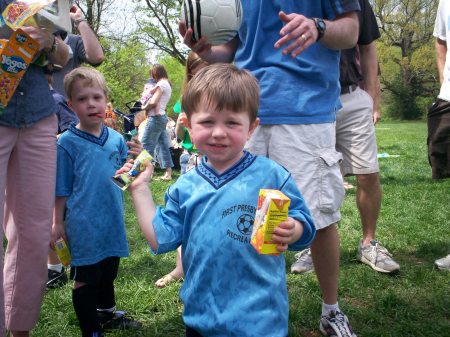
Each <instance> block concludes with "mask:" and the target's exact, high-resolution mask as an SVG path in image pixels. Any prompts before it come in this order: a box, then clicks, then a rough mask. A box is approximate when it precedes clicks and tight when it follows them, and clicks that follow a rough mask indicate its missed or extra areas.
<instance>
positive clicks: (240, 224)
mask: <svg viewBox="0 0 450 337" xmlns="http://www.w3.org/2000/svg"><path fill="white" fill-rule="evenodd" d="M253 221H254V218H253V216H251V215H250V214H242V215H241V216H240V217H239V218H238V220H237V224H236V225H237V228H238V230H239V232H241V234H244V235H248V234H251V233H252V229H253Z"/></svg>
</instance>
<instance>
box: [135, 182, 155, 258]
mask: <svg viewBox="0 0 450 337" xmlns="http://www.w3.org/2000/svg"><path fill="white" fill-rule="evenodd" d="M130 192H131V197H132V199H133V204H134V208H135V210H136V216H137V218H138V222H139V227H140V228H141V230H142V233H143V234H144V236H145V239H146V240H147V242H148V243H149V245H150V247H152V249H153V250H154V251H157V250H158V242H157V241H156V237H155V231H154V228H153V218H154V217H155V212H156V206H155V203H154V201H153V197H152V193H151V191H150V189H149V188H148V186H144V185H142V186H139V187H137V188H135V189H133V190H131V191H130Z"/></svg>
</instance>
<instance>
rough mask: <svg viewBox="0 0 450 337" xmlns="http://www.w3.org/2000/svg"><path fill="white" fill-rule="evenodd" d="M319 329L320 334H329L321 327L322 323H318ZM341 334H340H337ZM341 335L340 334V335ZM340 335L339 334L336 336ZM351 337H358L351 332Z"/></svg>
mask: <svg viewBox="0 0 450 337" xmlns="http://www.w3.org/2000/svg"><path fill="white" fill-rule="evenodd" d="M319 331H320V332H321V333H322V335H324V336H329V334H328V333H327V332H326V331H325V329H324V328H323V327H322V324H320V325H319ZM339 335H341V334H339ZM341 336H342V335H341ZM338 337H340V336H338ZM352 337H358V336H357V335H356V334H355V333H353V334H352Z"/></svg>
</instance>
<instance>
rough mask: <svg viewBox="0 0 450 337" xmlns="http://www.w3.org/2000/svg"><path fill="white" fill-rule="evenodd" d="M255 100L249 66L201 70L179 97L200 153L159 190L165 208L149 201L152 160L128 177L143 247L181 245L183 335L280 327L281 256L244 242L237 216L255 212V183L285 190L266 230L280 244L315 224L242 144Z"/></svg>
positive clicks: (297, 240) (290, 190) (305, 237)
mask: <svg viewBox="0 0 450 337" xmlns="http://www.w3.org/2000/svg"><path fill="white" fill-rule="evenodd" d="M258 101H259V88H258V83H257V81H256V79H255V78H254V77H253V76H252V75H251V74H250V73H249V72H247V71H245V70H238V69H237V68H236V67H234V66H233V65H230V64H215V65H212V66H208V67H206V68H204V69H202V70H200V71H199V73H198V74H196V75H195V76H194V78H193V79H192V80H191V82H190V83H189V86H188V89H187V90H186V91H185V93H184V94H183V98H182V106H183V109H184V111H185V113H186V115H187V120H186V125H187V127H188V130H189V132H190V135H191V138H192V141H193V143H194V144H195V146H196V147H197V148H198V150H199V151H200V152H201V153H203V154H204V156H203V158H202V160H201V162H200V163H199V165H198V166H197V167H196V168H195V169H192V170H191V171H189V172H187V173H186V174H184V175H182V176H181V177H180V178H179V179H178V180H177V182H176V183H175V184H173V185H172V186H171V187H170V188H169V189H168V190H167V192H166V197H165V200H166V205H165V207H164V208H162V207H156V206H155V204H154V201H153V197H152V194H151V191H150V189H149V188H148V181H149V179H150V177H151V175H152V173H153V167H152V166H151V165H149V166H148V167H147V169H146V170H145V171H144V172H143V173H141V175H140V176H138V178H137V179H136V180H135V181H134V182H133V184H132V185H131V186H130V192H131V196H132V198H133V202H134V205H135V208H136V213H137V217H138V220H139V224H140V227H141V229H142V231H143V233H144V235H145V237H146V239H147V240H148V243H149V245H150V247H151V250H152V251H153V252H154V253H155V254H159V253H166V252H169V251H172V250H175V249H176V248H177V247H178V246H179V245H182V262H183V269H184V272H185V278H184V282H183V286H182V288H181V291H180V297H181V299H182V301H183V303H184V311H183V320H184V323H185V325H186V336H240V337H242V336H272V337H286V336H287V335H288V312H289V306H288V296H287V289H286V273H285V260H284V256H283V254H280V255H279V256H272V255H259V254H258V253H257V252H256V250H255V249H254V248H253V247H252V246H251V244H250V236H251V232H252V231H251V228H245V229H243V228H242V226H241V222H240V221H239V220H241V219H243V218H245V219H249V218H250V219H252V220H253V219H254V216H255V210H256V207H257V199H258V194H259V190H260V189H261V188H268V189H277V190H281V191H282V192H283V193H284V194H285V195H287V196H288V197H289V198H290V199H291V205H290V209H289V217H288V219H287V220H286V221H284V222H282V223H281V224H280V225H279V227H278V228H277V229H276V230H275V233H274V235H273V241H274V242H276V243H277V244H278V246H277V247H278V250H279V251H280V252H283V251H285V250H286V249H293V250H297V249H299V248H300V247H305V246H308V245H309V243H310V242H311V240H312V239H313V237H314V235H315V229H314V224H313V221H312V218H311V216H310V213H309V210H308V208H307V206H306V205H305V202H304V201H303V198H302V196H301V194H300V192H299V190H298V189H297V187H296V184H295V181H294V180H293V179H292V177H291V175H290V173H289V172H288V171H286V170H285V169H284V168H283V167H281V166H279V165H278V164H276V163H275V162H274V161H272V160H270V159H267V158H265V157H259V156H254V155H252V154H250V153H249V152H247V151H245V150H244V146H245V144H246V141H247V140H248V139H249V137H250V136H251V134H252V132H253V131H254V129H255V128H256V126H257V125H258V119H257V112H258ZM129 168H130V165H129V164H127V165H125V167H124V168H123V169H122V170H120V171H119V172H123V171H127V170H128V169H129ZM250 227H251V226H250Z"/></svg>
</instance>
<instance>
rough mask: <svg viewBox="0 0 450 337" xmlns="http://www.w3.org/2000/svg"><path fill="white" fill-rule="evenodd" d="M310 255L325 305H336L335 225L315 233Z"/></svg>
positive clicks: (337, 249) (336, 260)
mask: <svg viewBox="0 0 450 337" xmlns="http://www.w3.org/2000/svg"><path fill="white" fill-rule="evenodd" d="M311 255H312V259H313V262H314V269H315V270H316V275H317V280H318V281H319V286H320V290H321V292H322V300H323V302H324V303H325V304H335V303H337V291H338V281H339V235H338V232H337V228H336V225H335V224H332V225H330V226H328V227H325V228H323V229H319V230H318V231H317V232H316V237H315V238H314V241H313V243H312V245H311Z"/></svg>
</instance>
